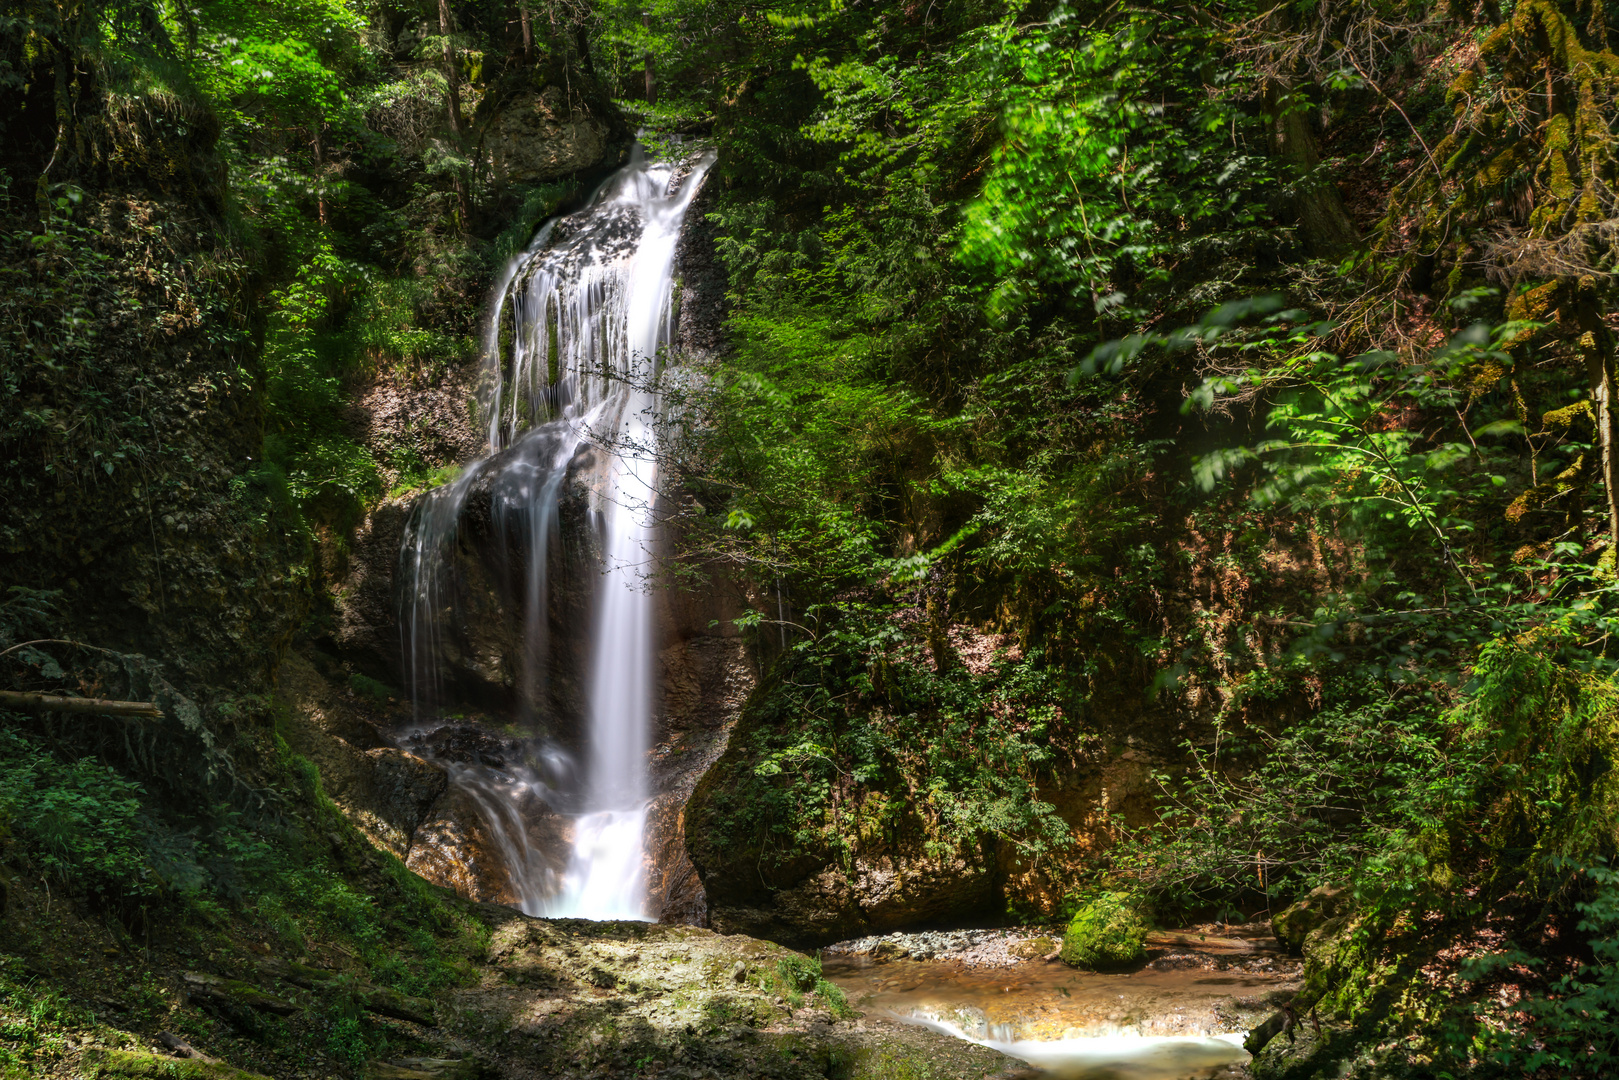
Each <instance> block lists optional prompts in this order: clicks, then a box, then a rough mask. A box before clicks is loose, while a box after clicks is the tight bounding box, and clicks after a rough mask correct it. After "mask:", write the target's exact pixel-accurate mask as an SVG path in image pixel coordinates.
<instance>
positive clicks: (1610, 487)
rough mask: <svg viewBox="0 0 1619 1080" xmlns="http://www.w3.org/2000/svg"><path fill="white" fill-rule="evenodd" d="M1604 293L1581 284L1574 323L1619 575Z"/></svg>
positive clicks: (1618, 461) (1618, 479)
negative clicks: (1603, 312) (1587, 385)
mask: <svg viewBox="0 0 1619 1080" xmlns="http://www.w3.org/2000/svg"><path fill="white" fill-rule="evenodd" d="M1603 307H1604V304H1603V297H1602V295H1601V290H1600V289H1599V288H1598V287H1597V286H1596V284H1595V282H1593V281H1592V280H1591V279H1590V278H1586V279H1584V280H1582V281H1581V282H1580V283H1579V286H1578V297H1577V299H1576V300H1575V303H1574V312H1573V314H1574V323H1575V325H1576V326H1577V327H1578V328H1579V330H1580V339H1579V348H1580V357H1581V359H1583V360H1584V361H1585V375H1586V379H1587V381H1588V382H1589V384H1590V387H1591V404H1592V406H1593V410H1592V411H1593V412H1594V414H1595V418H1596V429H1597V449H1598V452H1599V453H1600V454H1601V459H1600V460H1601V463H1602V486H1603V488H1604V489H1606V495H1607V500H1608V551H1609V555H1608V556H1607V560H1608V561H1609V562H1610V563H1612V564H1613V570H1614V572H1615V573H1619V448H1616V447H1615V445H1614V443H1615V438H1614V382H1615V379H1614V356H1613V352H1614V341H1613V333H1612V331H1610V330H1609V329H1608V326H1607V323H1605V322H1604V321H1603V319H1602V311H1603Z"/></svg>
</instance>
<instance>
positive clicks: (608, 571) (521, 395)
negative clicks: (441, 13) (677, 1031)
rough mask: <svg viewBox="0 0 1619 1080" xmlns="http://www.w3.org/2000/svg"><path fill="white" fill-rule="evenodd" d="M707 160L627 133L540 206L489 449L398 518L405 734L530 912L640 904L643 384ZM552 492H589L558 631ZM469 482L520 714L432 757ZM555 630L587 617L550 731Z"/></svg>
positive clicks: (645, 658) (626, 911) (503, 324)
mask: <svg viewBox="0 0 1619 1080" xmlns="http://www.w3.org/2000/svg"><path fill="white" fill-rule="evenodd" d="M710 164H711V158H710V157H708V156H704V157H700V158H694V159H691V160H688V161H685V162H679V163H671V162H666V161H652V160H648V159H647V158H646V157H645V156H644V154H643V152H642V151H641V149H640V147H637V148H636V150H635V152H634V154H633V156H632V159H631V162H630V164H629V165H627V166H626V167H625V168H623V169H622V170H620V171H619V172H618V173H616V174H615V175H614V176H613V177H611V178H610V179H609V180H608V181H607V182H606V183H604V184H603V185H602V187H601V188H600V189H599V190H598V191H597V193H596V195H595V196H594V198H592V200H591V201H590V203H589V204H588V205H587V206H586V207H585V208H584V209H583V210H580V211H578V212H577V213H574V214H571V215H567V216H564V217H561V218H557V219H554V220H552V221H550V222H548V223H547V224H546V225H545V226H544V227H542V229H541V230H540V232H539V234H538V235H537V236H536V237H535V239H534V242H533V243H532V244H531V245H530V247H529V249H528V250H527V251H526V252H524V253H523V254H522V255H520V256H518V257H517V258H515V259H513V260H512V261H511V263H510V264H509V265H508V266H507V267H506V268H505V271H504V272H503V274H502V275H501V278H500V279H499V281H498V282H497V287H496V290H495V297H494V302H493V305H492V313H491V317H490V320H489V327H488V331H487V334H486V337H485V342H484V353H485V373H484V380H483V384H484V392H483V395H482V400H481V404H482V406H483V410H484V413H485V414H486V415H487V417H488V420H489V448H490V452H489V455H488V456H487V457H485V458H483V459H481V460H479V461H477V462H474V463H473V464H471V465H469V466H468V467H467V468H466V469H465V470H464V471H463V473H462V474H461V475H460V477H459V478H458V479H457V480H456V481H454V482H453V483H451V484H448V485H446V486H444V487H442V488H439V489H437V490H435V491H433V492H431V493H429V494H428V495H426V496H424V497H423V498H422V499H420V500H418V503H417V505H416V507H415V508H414V511H413V513H412V515H411V518H410V521H409V523H408V525H407V527H406V531H405V538H404V543H403V547H402V550H401V556H400V561H401V567H400V569H401V580H402V582H403V584H404V590H405V594H404V597H403V602H402V606H401V637H402V640H403V650H404V657H403V659H404V668H405V671H406V673H407V677H408V680H409V690H410V693H411V698H412V701H413V704H414V708H415V725H416V729H417V730H416V734H415V736H414V742H415V743H416V745H417V746H418V747H419V748H423V749H424V752H425V753H427V754H428V756H437V757H439V759H440V760H441V761H444V762H445V764H446V765H447V768H448V771H449V774H450V781H451V783H452V784H454V785H455V786H456V787H457V788H458V789H459V790H460V791H461V792H462V793H463V794H464V795H465V796H466V798H467V800H469V801H470V803H471V804H472V805H473V806H475V807H476V810H477V813H478V816H479V817H480V819H481V821H480V825H481V827H482V829H483V830H484V832H485V833H486V835H487V838H488V843H487V844H486V845H485V848H486V851H485V855H486V857H489V858H498V859H499V860H500V861H501V863H502V864H503V865H502V867H501V870H502V871H503V873H504V875H505V877H506V879H507V881H508V882H509V888H508V889H507V890H506V893H505V894H504V896H503V897H502V898H503V899H505V900H506V901H507V902H509V903H512V904H514V905H516V906H518V907H520V908H521V909H522V910H523V911H524V912H526V913H528V914H531V915H551V916H572V917H584V918H591V919H643V920H650V919H654V918H656V916H657V912H655V911H652V910H649V907H650V905H649V900H648V896H647V880H648V865H647V858H646V855H645V851H644V846H645V836H644V834H645V831H646V819H647V811H648V804H649V797H650V796H649V791H648V780H647V755H648V750H649V738H650V735H649V731H650V725H651V716H652V709H653V698H654V671H653V665H654V662H655V656H654V648H653V631H654V626H653V618H652V597H651V596H650V595H649V590H648V582H647V578H648V575H649V572H650V570H651V568H652V558H653V549H654V541H655V533H656V530H655V525H654V521H653V511H654V502H655V491H656V484H657V462H656V452H655V451H656V445H657V440H658V426H659V423H660V413H659V408H658V400H657V393H656V385H657V380H658V379H659V378H660V377H661V375H662V372H661V371H660V367H661V365H662V363H663V353H664V351H665V350H666V349H667V348H668V347H669V346H670V345H671V343H672V340H673V337H674V334H673V330H674V325H675V316H676V298H675V295H674V294H675V282H674V264H675V253H676V247H677V244H678V241H679V237H680V231H681V226H682V223H683V221H684V218H685V214H686V210H687V208H688V207H689V206H690V204H691V201H692V199H693V198H694V196H695V195H696V193H697V190H698V188H699V187H700V186H701V183H702V180H703V177H704V174H705V173H706V171H707V169H708V167H709V166H710ZM569 491H571V492H576V493H583V495H584V497H585V498H586V499H588V502H589V518H590V520H591V521H592V522H594V524H595V528H594V530H593V531H594V534H595V536H596V538H597V540H598V544H597V547H599V551H596V552H595V553H594V556H593V562H594V566H593V569H594V570H595V571H596V573H595V574H594V575H591V576H592V577H593V578H594V580H593V581H591V582H589V583H588V586H589V588H590V589H591V591H592V592H593V599H592V601H591V608H592V615H591V625H589V626H585V625H568V626H563V627H557V626H555V625H553V624H552V619H551V617H550V612H551V600H552V592H553V590H554V589H556V588H558V587H559V586H561V585H563V584H568V585H570V586H576V585H578V584H579V583H578V582H569V583H559V582H557V581H553V580H550V575H551V569H550V568H551V566H552V564H553V561H554V560H553V558H552V556H553V555H555V554H556V551H557V545H558V543H559V539H560V524H559V521H560V516H561V515H560V512H559V507H560V504H561V501H562V500H563V499H564V498H565V497H566V493H567V492H569ZM474 498H477V499H483V498H487V500H488V518H489V523H490V529H489V532H491V533H492V534H493V535H494V536H495V537H496V538H498V544H499V545H501V546H502V550H503V552H504V554H505V558H506V559H507V561H508V563H509V564H510V565H511V566H513V567H514V568H515V569H514V570H513V571H512V573H511V575H510V576H511V579H512V580H513V582H514V583H518V584H519V585H520V587H519V588H518V589H517V590H516V591H518V592H519V593H520V594H521V595H520V596H517V597H513V598H510V599H512V600H514V601H515V602H516V604H517V606H520V608H521V611H522V626H521V642H522V646H521V650H520V653H521V656H520V660H519V662H518V664H517V666H518V667H519V668H520V677H519V678H518V679H517V680H516V682H517V686H516V687H515V688H514V689H515V691H516V694H515V697H516V700H517V701H518V705H517V713H518V715H517V716H515V717H512V718H511V719H512V721H513V724H512V726H511V727H510V728H508V729H507V730H508V733H509V732H512V731H515V732H518V733H519V734H518V735H517V737H515V738H511V739H508V740H507V741H506V743H504V744H502V748H499V749H496V750H489V749H487V748H484V749H479V748H477V747H473V748H472V749H462V750H454V749H444V750H442V752H441V753H438V754H435V753H434V749H433V748H434V747H435V746H442V747H451V746H452V744H455V745H459V744H456V743H455V739H454V738H453V737H441V735H440V734H439V733H440V732H442V731H444V730H447V729H446V728H445V727H444V725H445V724H446V722H447V720H453V718H454V715H455V714H454V711H453V710H454V706H455V705H456V702H455V701H454V700H453V698H454V687H453V686H450V685H448V684H447V681H446V678H445V675H444V666H445V665H444V657H445V655H446V650H447V649H450V648H453V647H455V646H454V645H453V642H452V641H451V639H452V638H453V637H454V636H455V634H454V630H455V628H456V627H457V626H458V625H464V624H465V623H466V622H467V621H468V620H476V619H478V618H480V617H482V613H480V612H478V611H473V610H466V608H467V604H466V600H465V597H464V596H463V594H462V591H461V589H460V588H459V585H458V577H457V571H456V568H455V560H456V557H457V556H456V552H457V548H458V545H459V544H460V543H461V541H462V533H463V531H464V530H465V529H466V527H467V525H466V519H467V512H468V508H469V505H470V503H471V501H472V500H473V499H474ZM458 621H459V622H458ZM556 635H561V636H565V637H567V638H568V639H569V642H572V641H582V640H583V638H584V636H585V635H588V641H589V645H588V660H587V661H586V662H585V663H584V664H583V665H582V667H583V671H582V672H581V674H583V675H584V676H585V677H584V678H583V679H582V687H581V689H582V693H581V694H579V695H578V696H579V697H580V698H582V701H580V702H579V704H580V706H581V707H580V709H579V710H578V711H579V712H580V713H581V714H582V715H580V716H579V717H578V718H577V719H578V720H580V721H582V727H583V732H582V735H583V738H582V739H577V740H572V741H570V740H568V739H564V738H559V737H557V727H558V724H557V717H556V716H554V715H551V713H552V712H553V711H554V697H553V690H554V687H553V686H552V682H553V677H554V676H555V674H556V673H555V672H554V671H553V670H551V659H550V658H551V656H552V655H553V651H554V650H553V641H552V638H553V636H556ZM564 644H567V643H564ZM479 737H481V738H483V739H484V740H485V741H486V742H487V741H489V737H488V736H487V735H484V736H479ZM474 741H476V740H474ZM469 745H470V744H469ZM581 758H582V760H581ZM542 819H543V822H544V824H543V827H540V826H539V824H538V823H539V822H541V820H542ZM537 833H538V835H537ZM563 849H565V850H563Z"/></svg>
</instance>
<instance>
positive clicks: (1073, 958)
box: [1062, 892, 1147, 970]
mask: <svg viewBox="0 0 1619 1080" xmlns="http://www.w3.org/2000/svg"><path fill="white" fill-rule="evenodd" d="M1146 937H1147V922H1146V919H1144V918H1143V917H1142V914H1141V909H1140V907H1139V906H1138V904H1137V902H1136V899H1135V897H1133V896H1131V895H1130V894H1129V893H1121V892H1115V893H1107V894H1105V895H1103V896H1100V897H1098V898H1096V899H1095V900H1092V901H1091V902H1090V903H1088V904H1086V905H1085V906H1084V907H1082V908H1080V909H1079V911H1078V912H1077V913H1076V914H1075V915H1074V919H1073V921H1072V922H1070V923H1069V924H1068V932H1067V933H1065V934H1064V935H1063V938H1062V958H1063V962H1064V963H1066V964H1069V965H1070V966H1072V967H1083V968H1095V969H1099V970H1100V969H1103V968H1113V967H1122V966H1124V965H1126V964H1131V963H1134V962H1135V961H1137V960H1139V959H1141V957H1142V954H1143V953H1144V952H1145V949H1144V947H1143V946H1144V944H1145V941H1146Z"/></svg>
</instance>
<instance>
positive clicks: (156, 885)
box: [0, 729, 162, 905]
mask: <svg viewBox="0 0 1619 1080" xmlns="http://www.w3.org/2000/svg"><path fill="white" fill-rule="evenodd" d="M142 794H143V793H142V789H141V787H140V785H139V784H136V783H133V782H132V781H130V780H129V779H127V778H126V777H124V776H122V775H121V774H119V773H118V772H117V771H115V770H113V769H111V768H109V767H107V766H106V765H104V764H102V763H100V762H98V761H94V760H92V759H89V758H83V759H80V760H78V761H73V762H63V761H60V760H58V759H57V758H56V757H55V756H54V755H52V754H50V753H49V752H47V751H44V750H43V749H41V748H40V747H39V746H37V745H36V744H34V743H32V742H30V741H29V740H27V739H25V738H23V737H22V736H21V735H19V734H18V733H16V732H14V731H10V730H5V729H0V820H3V821H6V822H8V824H9V828H10V830H11V832H12V833H13V835H14V836H15V837H16V838H17V840H19V841H21V842H22V843H23V844H25V845H26V846H27V847H28V848H29V849H30V850H31V851H32V852H33V857H34V860H35V862H36V864H37V865H38V866H39V868H40V869H41V870H42V871H43V872H44V873H46V874H47V875H49V876H50V878H51V879H53V880H54V881H56V882H57V883H58V884H59V885H66V886H67V887H69V888H70V889H72V890H74V891H76V892H80V893H82V894H86V895H89V896H93V897H96V898H97V899H99V900H101V901H102V902H104V903H107V904H111V905H122V904H138V903H140V902H142V901H144V900H147V899H150V898H153V897H155V896H156V895H157V894H158V893H159V891H160V890H161V888H162V884H161V880H160V879H159V878H158V877H157V876H156V874H154V873H153V872H152V870H151V868H150V867H149V865H148V861H147V857H146V852H145V850H144V843H143V842H144V841H145V840H146V839H147V835H148V828H147V826H146V822H145V821H144V820H143V807H142V800H141V796H142Z"/></svg>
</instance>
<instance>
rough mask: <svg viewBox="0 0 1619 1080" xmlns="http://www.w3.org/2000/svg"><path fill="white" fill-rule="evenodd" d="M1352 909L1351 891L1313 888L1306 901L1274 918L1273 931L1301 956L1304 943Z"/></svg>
mask: <svg viewBox="0 0 1619 1080" xmlns="http://www.w3.org/2000/svg"><path fill="white" fill-rule="evenodd" d="M1348 910H1349V890H1347V889H1344V888H1341V887H1339V886H1336V885H1322V886H1320V887H1318V888H1315V889H1311V890H1310V894H1309V895H1308V896H1306V897H1305V898H1304V899H1303V900H1300V901H1299V902H1298V903H1296V904H1294V905H1292V906H1291V907H1288V908H1286V909H1285V910H1283V911H1280V912H1278V913H1276V914H1275V915H1272V916H1271V920H1270V928H1271V931H1272V932H1273V933H1275V935H1276V940H1277V941H1280V942H1281V943H1282V944H1283V945H1286V946H1287V947H1288V949H1289V950H1291V951H1292V953H1293V954H1294V955H1295V956H1297V955H1298V954H1299V953H1301V952H1302V951H1303V949H1304V941H1305V939H1306V938H1308V937H1309V936H1310V934H1311V932H1313V931H1314V930H1316V929H1317V928H1318V927H1320V926H1321V925H1323V924H1324V923H1326V922H1327V921H1328V920H1331V919H1334V918H1338V917H1340V916H1342V915H1343V914H1345V913H1346V912H1347V911H1348Z"/></svg>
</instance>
